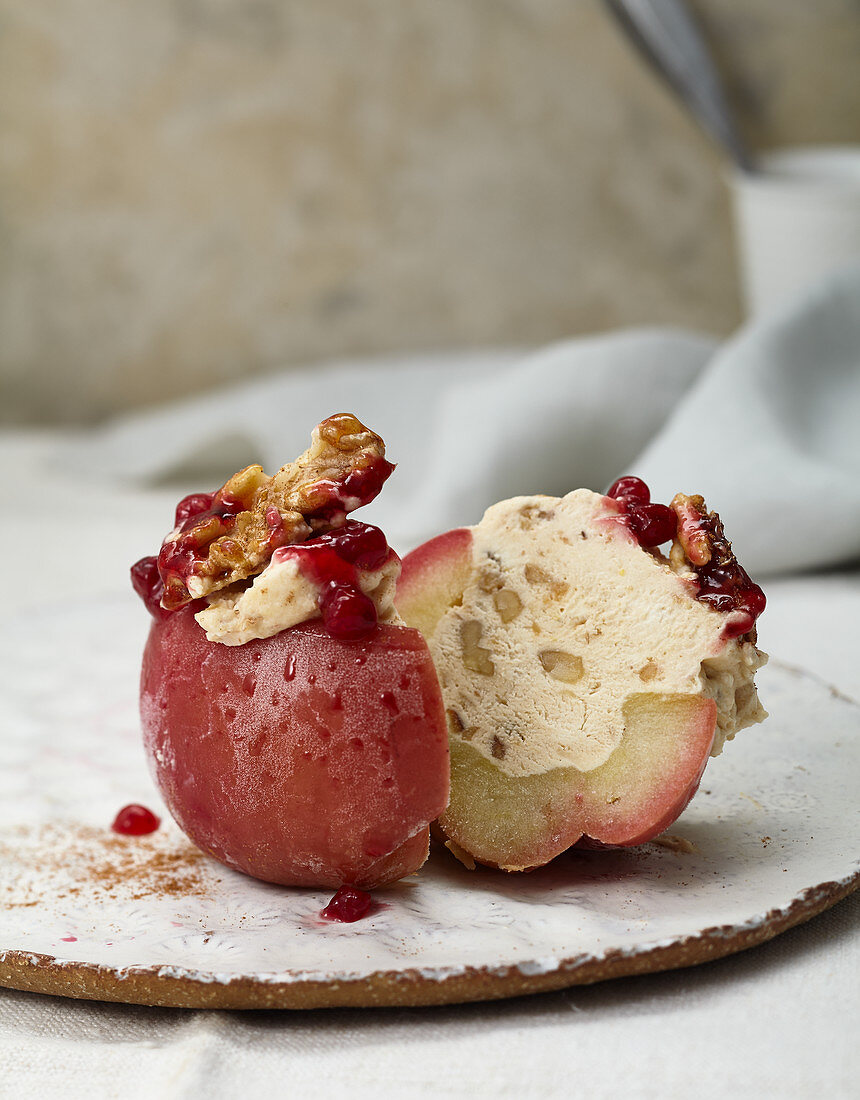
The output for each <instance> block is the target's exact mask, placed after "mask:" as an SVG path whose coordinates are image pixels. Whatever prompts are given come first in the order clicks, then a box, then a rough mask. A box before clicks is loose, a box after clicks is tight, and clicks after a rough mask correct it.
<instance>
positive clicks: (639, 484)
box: [606, 477, 651, 504]
mask: <svg viewBox="0 0 860 1100" xmlns="http://www.w3.org/2000/svg"><path fill="white" fill-rule="evenodd" d="M606 495H607V496H608V497H612V498H613V499H614V500H621V501H625V502H627V503H630V504H648V502H649V501H650V500H651V490H650V489H649V488H648V486H647V485H646V484H645V482H644V481H643V480H642V479H641V478H639V477H620V478H619V479H618V480H617V481H614V482H613V483H612V485H610V487H609V492H608V493H607V494H606Z"/></svg>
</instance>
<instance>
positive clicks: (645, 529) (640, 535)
mask: <svg viewBox="0 0 860 1100" xmlns="http://www.w3.org/2000/svg"><path fill="white" fill-rule="evenodd" d="M626 511H627V522H628V523H629V525H630V530H631V531H632V532H633V534H634V535H635V536H636V539H637V541H638V543H639V545H640V546H645V547H650V546H659V545H660V544H661V543H663V542H668V541H669V540H670V539H673V538H674V537H675V535H676V534H677V531H678V517H677V516H676V515H675V513H674V512H673V511H672V509H671V508H669V507H668V506H667V505H665V504H630V505H628V506H627V509H626Z"/></svg>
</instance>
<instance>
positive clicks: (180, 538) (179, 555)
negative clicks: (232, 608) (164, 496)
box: [158, 492, 250, 611]
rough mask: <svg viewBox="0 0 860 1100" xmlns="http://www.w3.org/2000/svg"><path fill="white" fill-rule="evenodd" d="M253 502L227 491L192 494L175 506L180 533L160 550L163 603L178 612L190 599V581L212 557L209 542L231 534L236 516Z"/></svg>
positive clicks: (159, 569)
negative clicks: (207, 559) (225, 492)
mask: <svg viewBox="0 0 860 1100" xmlns="http://www.w3.org/2000/svg"><path fill="white" fill-rule="evenodd" d="M249 505H250V501H243V500H239V499H238V498H237V497H233V496H229V495H228V494H224V493H220V492H218V493H214V494H210V493H192V494H191V495H190V496H187V497H184V498H183V499H182V500H180V502H179V504H178V505H177V506H176V517H175V526H176V527H177V528H178V532H177V534H176V535H175V537H171V538H170V540H169V541H167V542H165V543H164V544H163V545H162V547H161V550H160V551H159V552H158V572H159V574H160V575H161V580H162V582H163V584H164V591H163V593H162V596H161V604H162V606H163V607H164V608H165V609H166V610H168V611H177V610H178V609H179V608H180V607H184V606H185V604H187V603H189V602H190V596H189V595H188V588H187V584H186V582H187V580H188V578H189V577H190V576H192V575H193V574H194V573H195V571H196V567H197V565H198V563H199V562H202V561H205V560H206V558H207V557H208V556H209V544H210V543H211V542H212V541H213V540H214V539H217V538H221V536H222V535H226V534H228V533H229V532H230V531H232V529H233V528H234V527H235V525H236V516H237V515H238V514H239V513H240V512H244V511H247V509H248V507H249Z"/></svg>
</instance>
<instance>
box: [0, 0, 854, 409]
mask: <svg viewBox="0 0 860 1100" xmlns="http://www.w3.org/2000/svg"><path fill="white" fill-rule="evenodd" d="M695 6H696V8H697V10H698V11H699V12H700V14H701V16H702V19H703V21H704V24H705V26H706V29H707V31H708V34H709V36H710V38H711V40H712V42H713V44H714V46H715V48H716V50H717V52H718V55H719V57H720V59H721V63H722V65H723V69H724V72H725V75H726V77H727V79H728V81H729V83H730V87H731V93H732V98H733V100H734V102H735V103H736V105H737V106H738V109H739V110H740V111H741V113H742V119H743V126H744V129H745V131H746V133H747V135H748V137H749V138H750V140H751V141H752V142H753V143H754V145H755V146H757V147H764V146H767V145H774V144H780V143H786V142H792V143H793V142H805V141H809V142H816V141H853V142H857V141H860V77H858V58H860V8H858V4H857V3H856V2H855V0H816V3H814V4H810V3H807V2H805V0H699V2H698V3H696V5H695ZM720 172H721V164H720V160H719V158H718V156H717V155H716V154H715V152H714V150H713V149H712V148H711V147H710V146H709V144H708V142H707V141H706V139H705V138H703V137H702V136H701V135H700V134H699V132H698V131H697V130H696V129H695V127H694V126H693V124H692V123H691V122H690V121H689V120H688V119H687V117H686V116H685V115H684V114H683V112H682V111H681V109H680V108H679V107H678V106H677V105H676V104H675V102H674V101H673V100H672V99H671V98H670V97H669V95H668V94H667V93H665V92H664V91H663V89H662V87H660V86H658V85H657V84H656V82H655V80H654V78H653V77H652V76H651V74H650V73H649V72H648V71H647V70H646V69H645V68H644V67H643V65H642V64H641V62H640V61H639V60H638V59H637V58H636V57H635V56H634V55H633V54H632V53H631V52H630V50H629V48H628V47H627V46H626V43H624V42H623V41H622V40H621V38H620V37H619V34H618V32H617V31H616V28H615V26H614V24H613V23H611V22H610V21H609V19H608V18H607V16H606V15H605V13H604V9H603V7H602V5H601V4H600V3H598V2H597V0H409V2H407V3H404V2H403V0H243V2H242V3H237V2H236V0H147V2H146V3H136V2H134V0H67V2H65V3H57V2H56V0H0V386H2V391H3V397H2V413H0V415H2V418H3V419H5V420H7V421H10V420H12V421H14V420H20V419H46V420H75V419H83V420H94V419H98V418H99V417H102V416H104V415H106V414H108V413H110V412H112V411H115V410H118V409H125V408H130V407H134V406H138V405H141V404H148V403H153V402H156V401H160V400H164V399H167V398H171V397H175V396H178V395H181V394H185V393H189V392H193V391H195V390H197V389H200V388H201V387H207V386H211V385H213V384H218V383H221V382H224V381H227V380H230V379H234V378H236V377H239V376H241V375H243V374H252V373H260V372H265V371H270V370H274V369H279V368H281V367H283V366H285V365H291V364H305V363H308V362H313V361H316V360H319V359H322V358H325V357H329V356H337V355H340V354H368V353H376V352H385V351H400V350H409V349H427V348H445V347H462V346H466V345H480V344H506V343H537V342H543V341H547V340H550V339H553V338H555V337H558V336H563V335H568V334H571V333H578V332H586V331H594V330H599V329H605V328H607V327H612V326H616V325H627V324H637V323H640V322H668V323H674V324H681V325H686V326H691V327H694V328H700V329H706V330H711V331H715V332H726V331H728V330H730V329H731V328H732V327H733V326H734V325H735V324H736V323H737V321H738V318H739V307H738V301H737V289H736V279H735V274H734V266H733V251H732V241H731V234H730V225H729V220H728V210H727V202H726V195H725V190H724V186H723V184H722V182H721V177H720Z"/></svg>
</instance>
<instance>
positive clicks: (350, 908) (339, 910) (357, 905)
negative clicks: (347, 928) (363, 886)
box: [320, 886, 373, 924]
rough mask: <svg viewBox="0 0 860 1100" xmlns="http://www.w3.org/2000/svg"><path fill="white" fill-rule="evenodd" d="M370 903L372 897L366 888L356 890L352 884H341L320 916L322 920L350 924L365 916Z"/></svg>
mask: <svg viewBox="0 0 860 1100" xmlns="http://www.w3.org/2000/svg"><path fill="white" fill-rule="evenodd" d="M372 905H373V898H372V897H371V896H370V894H368V893H367V891H366V890H356V889H355V887H354V886H341V888H340V889H339V890H338V892H337V893H336V894H335V895H334V897H333V898H332V899H331V901H330V902H329V903H328V905H327V906H326V907H325V909H323V910H322V912H321V913H320V916H321V917H322V919H323V920H333V921H340V922H341V924H352V923H353V922H354V921H357V920H361V918H362V917H366V916H367V914H368V913H369V912H370V908H371V906H372Z"/></svg>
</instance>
